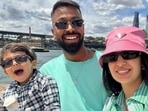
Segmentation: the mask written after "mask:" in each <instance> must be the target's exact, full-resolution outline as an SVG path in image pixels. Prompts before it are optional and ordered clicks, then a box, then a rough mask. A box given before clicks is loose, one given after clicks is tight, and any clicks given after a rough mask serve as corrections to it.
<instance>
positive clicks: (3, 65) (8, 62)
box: [1, 59, 13, 68]
mask: <svg viewBox="0 0 148 111" xmlns="http://www.w3.org/2000/svg"><path fill="white" fill-rule="evenodd" d="M12 63H13V62H12V59H8V60H5V61H3V62H2V63H1V66H2V67H3V68H7V67H10V66H12Z"/></svg>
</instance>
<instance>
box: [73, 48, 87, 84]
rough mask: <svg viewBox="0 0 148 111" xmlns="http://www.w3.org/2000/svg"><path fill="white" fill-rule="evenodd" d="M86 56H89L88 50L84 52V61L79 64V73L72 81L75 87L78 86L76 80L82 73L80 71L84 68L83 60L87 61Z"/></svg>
mask: <svg viewBox="0 0 148 111" xmlns="http://www.w3.org/2000/svg"><path fill="white" fill-rule="evenodd" d="M88 56H89V50H87V49H86V50H85V56H84V59H83V60H82V63H81V68H80V69H81V70H80V71H79V73H78V74H77V76H76V78H75V79H73V83H74V85H77V84H78V79H79V77H80V75H81V72H82V70H83V68H84V65H85V64H84V63H83V62H84V61H85V60H87V58H88Z"/></svg>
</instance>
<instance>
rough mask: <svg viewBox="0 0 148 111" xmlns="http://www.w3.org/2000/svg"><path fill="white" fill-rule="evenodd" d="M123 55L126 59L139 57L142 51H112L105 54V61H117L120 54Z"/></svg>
mask: <svg viewBox="0 0 148 111" xmlns="http://www.w3.org/2000/svg"><path fill="white" fill-rule="evenodd" d="M119 55H121V56H122V58H123V59H124V60H129V59H134V58H137V57H138V56H139V55H140V52H138V51H123V52H119V53H117V52H115V53H110V54H107V55H105V56H103V57H102V58H103V62H104V63H109V62H115V61H117V59H118V56H119Z"/></svg>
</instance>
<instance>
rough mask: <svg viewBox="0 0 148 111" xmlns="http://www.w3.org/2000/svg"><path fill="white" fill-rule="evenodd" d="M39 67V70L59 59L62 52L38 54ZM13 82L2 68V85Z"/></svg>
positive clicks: (52, 51)
mask: <svg viewBox="0 0 148 111" xmlns="http://www.w3.org/2000/svg"><path fill="white" fill-rule="evenodd" d="M36 54H37V59H38V65H37V68H39V67H41V66H42V65H43V64H44V63H45V62H47V61H48V60H50V59H52V58H54V57H57V56H59V55H61V54H62V50H50V51H49V52H36ZM11 81H12V80H11V79H10V78H9V77H8V76H7V75H6V74H5V73H4V72H3V70H2V68H1V67H0V83H2V84H4V83H10V82H11Z"/></svg>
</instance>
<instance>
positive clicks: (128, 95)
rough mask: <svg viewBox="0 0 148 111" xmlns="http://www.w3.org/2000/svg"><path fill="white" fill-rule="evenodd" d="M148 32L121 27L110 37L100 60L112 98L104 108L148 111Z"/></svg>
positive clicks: (104, 110)
mask: <svg viewBox="0 0 148 111" xmlns="http://www.w3.org/2000/svg"><path fill="white" fill-rule="evenodd" d="M145 36H146V34H145V32H144V31H143V30H141V29H139V28H137V27H131V26H128V27H119V28H116V29H114V30H112V31H111V32H110V33H109V34H108V36H107V38H106V48H105V50H104V52H103V54H102V56H101V57H100V59H99V63H100V65H101V66H102V68H103V81H104V86H105V88H106V91H107V92H108V94H109V96H110V97H109V99H108V100H107V101H106V104H105V105H104V109H103V111H148V52H147V51H146V44H145Z"/></svg>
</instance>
